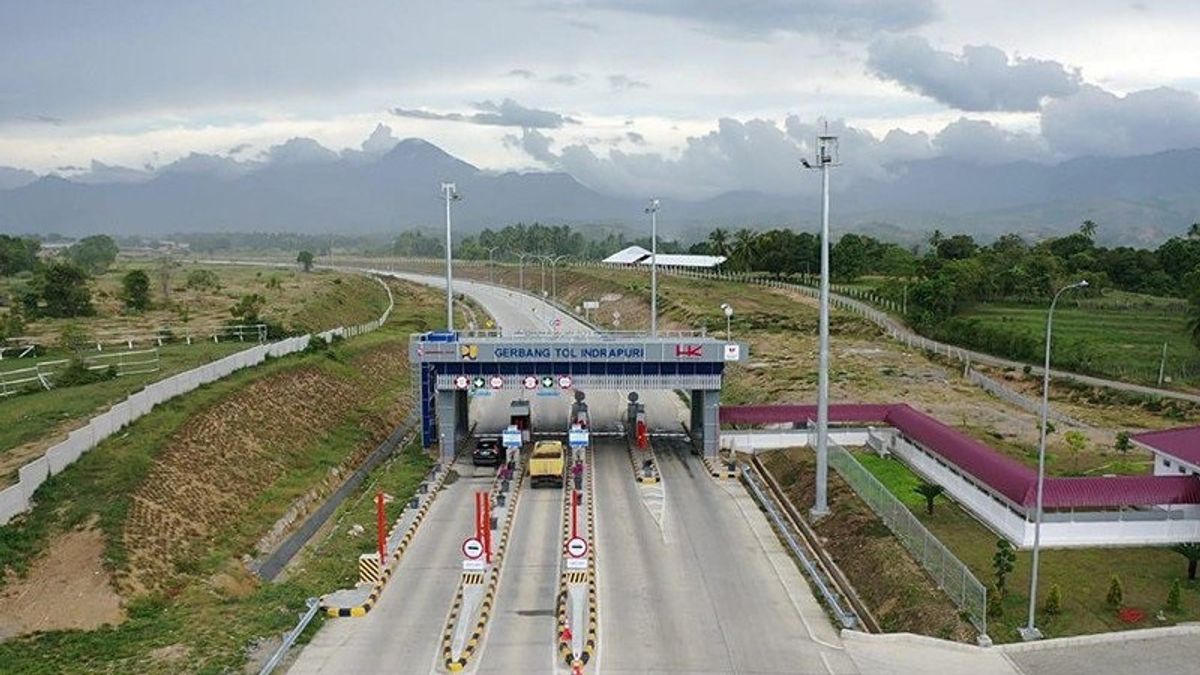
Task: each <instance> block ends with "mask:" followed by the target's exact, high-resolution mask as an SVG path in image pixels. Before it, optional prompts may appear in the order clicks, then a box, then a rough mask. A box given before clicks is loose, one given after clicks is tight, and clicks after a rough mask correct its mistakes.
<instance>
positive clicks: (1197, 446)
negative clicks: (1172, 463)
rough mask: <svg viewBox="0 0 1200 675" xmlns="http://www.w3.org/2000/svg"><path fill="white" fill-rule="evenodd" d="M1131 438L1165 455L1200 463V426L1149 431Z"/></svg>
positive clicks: (1191, 462) (1189, 462)
mask: <svg viewBox="0 0 1200 675" xmlns="http://www.w3.org/2000/svg"><path fill="white" fill-rule="evenodd" d="M1130 438H1131V439H1133V440H1135V441H1137V442H1138V443H1141V444H1142V445H1144V446H1146V447H1148V448H1153V449H1154V450H1157V451H1159V452H1161V453H1163V454H1164V455H1170V456H1172V457H1175V458H1176V459H1181V460H1183V461H1185V462H1187V463H1188V464H1195V465H1200V427H1180V428H1178V429H1166V430H1164V431H1147V432H1146V433H1144V434H1137V435H1134V436H1130Z"/></svg>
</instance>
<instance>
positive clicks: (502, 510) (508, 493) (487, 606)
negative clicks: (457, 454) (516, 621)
mask: <svg viewBox="0 0 1200 675" xmlns="http://www.w3.org/2000/svg"><path fill="white" fill-rule="evenodd" d="M524 476H525V469H524V464H520V465H518V466H517V467H516V471H514V472H513V475H512V479H511V481H510V480H505V479H503V478H502V477H501V476H500V475H499V474H497V477H496V480H495V481H494V482H493V484H492V489H491V491H490V493H489V495H488V498H489V499H490V500H491V508H492V511H491V513H492V514H494V516H495V518H496V520H497V521H499V523H498V524H499V527H498V528H496V529H497V546H496V550H495V551H494V552H493V553H492V561H491V564H490V565H486V566H485V568H484V569H481V570H466V569H464V570H463V573H462V578H461V579H460V580H459V583H458V590H457V592H455V594H454V602H453V604H452V605H451V607H450V614H449V615H448V616H447V617H446V627H445V629H444V630H443V631H442V656H441V659H440V663H441V665H442V666H443V667H445V669H446V670H448V671H450V672H459V671H461V670H463V669H464V668H466V667H467V664H468V663H470V661H471V657H472V656H474V655H475V651H476V650H477V649H478V648H479V643H480V642H481V641H482V640H483V636H484V633H485V632H486V631H487V624H488V619H490V618H491V614H492V607H493V606H494V605H495V603H496V592H497V587H498V586H499V583H500V572H501V570H502V568H503V566H504V558H505V555H506V553H507V551H508V540H509V534H511V532H512V525H513V521H514V520H515V519H516V512H517V507H518V505H519V503H520V496H521V482H522V479H523V478H524ZM488 526H489V527H490V526H491V523H488Z"/></svg>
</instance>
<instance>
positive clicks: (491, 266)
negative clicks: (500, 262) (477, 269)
mask: <svg viewBox="0 0 1200 675" xmlns="http://www.w3.org/2000/svg"><path fill="white" fill-rule="evenodd" d="M499 248H500V247H499V246H493V247H491V248H489V249H488V283H489V284H494V283H496V263H495V261H493V260H492V254H493V253H495V252H496V251H497V250H499Z"/></svg>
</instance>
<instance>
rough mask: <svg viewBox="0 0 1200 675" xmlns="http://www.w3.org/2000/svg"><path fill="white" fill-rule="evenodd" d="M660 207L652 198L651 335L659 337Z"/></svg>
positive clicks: (650, 212) (648, 207) (649, 207)
mask: <svg viewBox="0 0 1200 675" xmlns="http://www.w3.org/2000/svg"><path fill="white" fill-rule="evenodd" d="M658 207H659V201H658V200H657V199H651V200H650V205H649V206H647V207H646V213H649V214H650V337H658Z"/></svg>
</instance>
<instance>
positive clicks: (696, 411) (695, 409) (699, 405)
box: [688, 389, 704, 443]
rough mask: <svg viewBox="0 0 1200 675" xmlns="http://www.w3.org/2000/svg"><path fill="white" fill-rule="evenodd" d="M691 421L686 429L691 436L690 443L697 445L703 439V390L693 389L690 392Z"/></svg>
mask: <svg viewBox="0 0 1200 675" xmlns="http://www.w3.org/2000/svg"><path fill="white" fill-rule="evenodd" d="M691 394H692V395H691V403H690V405H689V407H690V408H691V409H692V421H691V423H690V424H689V425H688V429H689V430H690V431H691V434H692V442H694V443H698V442H700V439H701V438H703V437H704V390H703V389H693V390H692V392H691Z"/></svg>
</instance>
